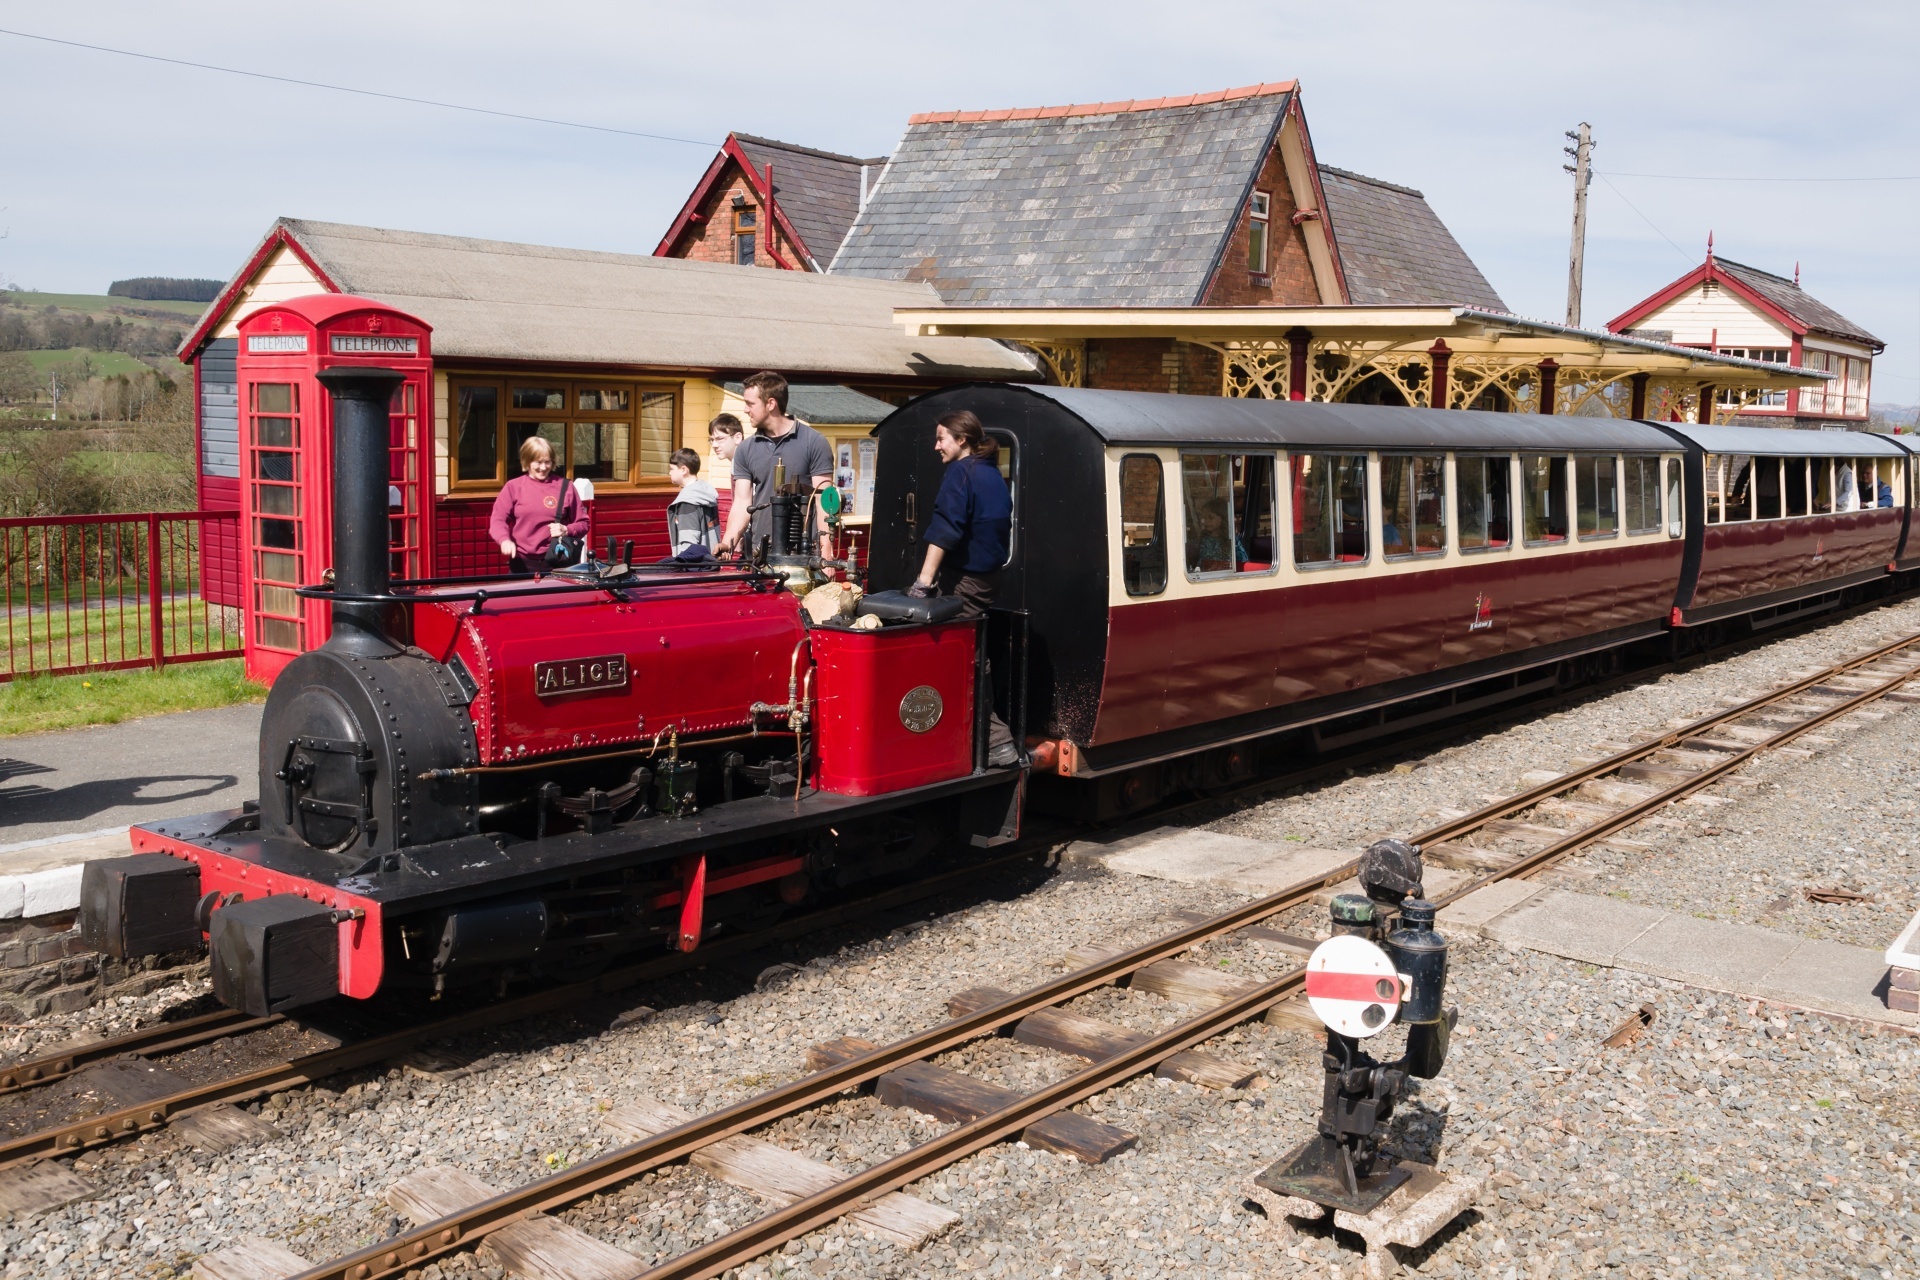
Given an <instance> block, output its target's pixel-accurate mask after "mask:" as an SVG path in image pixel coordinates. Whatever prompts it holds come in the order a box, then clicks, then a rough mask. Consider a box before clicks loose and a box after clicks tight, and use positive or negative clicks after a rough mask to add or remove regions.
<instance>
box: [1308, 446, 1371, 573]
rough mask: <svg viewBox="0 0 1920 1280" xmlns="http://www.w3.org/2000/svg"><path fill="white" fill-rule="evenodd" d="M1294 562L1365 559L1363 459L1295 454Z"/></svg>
mask: <svg viewBox="0 0 1920 1280" xmlns="http://www.w3.org/2000/svg"><path fill="white" fill-rule="evenodd" d="M1291 463H1292V467H1293V562H1294V563H1295V564H1297V565H1322V564H1357V563H1359V562H1360V561H1362V560H1365V559H1366V558H1367V455H1366V454H1364V453H1358V454H1349V453H1296V454H1293V455H1291Z"/></svg>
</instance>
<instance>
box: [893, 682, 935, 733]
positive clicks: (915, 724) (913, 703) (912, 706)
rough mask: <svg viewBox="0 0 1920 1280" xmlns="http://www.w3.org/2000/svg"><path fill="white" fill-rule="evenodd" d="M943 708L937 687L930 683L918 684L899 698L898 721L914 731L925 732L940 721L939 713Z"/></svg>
mask: <svg viewBox="0 0 1920 1280" xmlns="http://www.w3.org/2000/svg"><path fill="white" fill-rule="evenodd" d="M944 710H946V707H945V704H943V703H942V702H941V701H940V691H939V690H938V689H936V688H934V687H933V686H932V685H930V684H923V685H918V686H916V687H914V688H912V689H909V690H907V696H906V697H904V698H902V699H900V723H901V724H903V725H905V726H907V728H908V729H909V730H911V731H912V732H914V733H925V732H927V731H928V730H929V729H931V728H933V726H935V725H937V724H939V723H940V713H941V712H942V711H944Z"/></svg>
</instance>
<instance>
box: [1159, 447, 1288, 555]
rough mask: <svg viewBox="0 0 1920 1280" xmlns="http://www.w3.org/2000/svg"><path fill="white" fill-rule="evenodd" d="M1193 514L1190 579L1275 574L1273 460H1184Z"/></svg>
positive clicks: (1220, 456)
mask: <svg viewBox="0 0 1920 1280" xmlns="http://www.w3.org/2000/svg"><path fill="white" fill-rule="evenodd" d="M1180 489H1181V494H1182V496H1183V498H1184V499H1185V504H1186V513H1187V576H1188V577H1190V578H1198V577H1205V576H1207V575H1210V574H1217V573H1267V572H1269V571H1271V570H1272V568H1273V457H1272V455H1270V454H1255V453H1189V454H1184V455H1182V456H1181V458H1180Z"/></svg>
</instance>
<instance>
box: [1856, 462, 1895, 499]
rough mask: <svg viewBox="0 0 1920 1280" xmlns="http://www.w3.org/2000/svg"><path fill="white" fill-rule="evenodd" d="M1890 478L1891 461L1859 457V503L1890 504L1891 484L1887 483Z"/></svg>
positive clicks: (1891, 472)
mask: <svg viewBox="0 0 1920 1280" xmlns="http://www.w3.org/2000/svg"><path fill="white" fill-rule="evenodd" d="M1892 478H1893V464H1892V463H1889V462H1882V461H1880V460H1879V459H1878V458H1862V459H1860V505H1861V506H1863V507H1890V506H1892V505H1893V486H1892V485H1891V484H1890V483H1888V482H1889V481H1890V480H1892Z"/></svg>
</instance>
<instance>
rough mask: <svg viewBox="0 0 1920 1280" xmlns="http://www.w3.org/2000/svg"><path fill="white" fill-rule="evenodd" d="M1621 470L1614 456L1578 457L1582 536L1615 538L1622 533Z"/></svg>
mask: <svg viewBox="0 0 1920 1280" xmlns="http://www.w3.org/2000/svg"><path fill="white" fill-rule="evenodd" d="M1618 475H1619V468H1618V466H1617V465H1616V463H1615V460H1614V459H1613V457H1612V456H1610V455H1609V456H1608V457H1604V458H1587V457H1582V458H1575V459H1574V460H1573V482H1574V487H1575V489H1576V490H1577V494H1576V498H1577V501H1578V505H1579V515H1580V536H1581V537H1583V538H1611V537H1612V536H1613V535H1614V534H1616V533H1618V532H1620V482H1619V480H1618V479H1617V477H1618Z"/></svg>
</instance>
